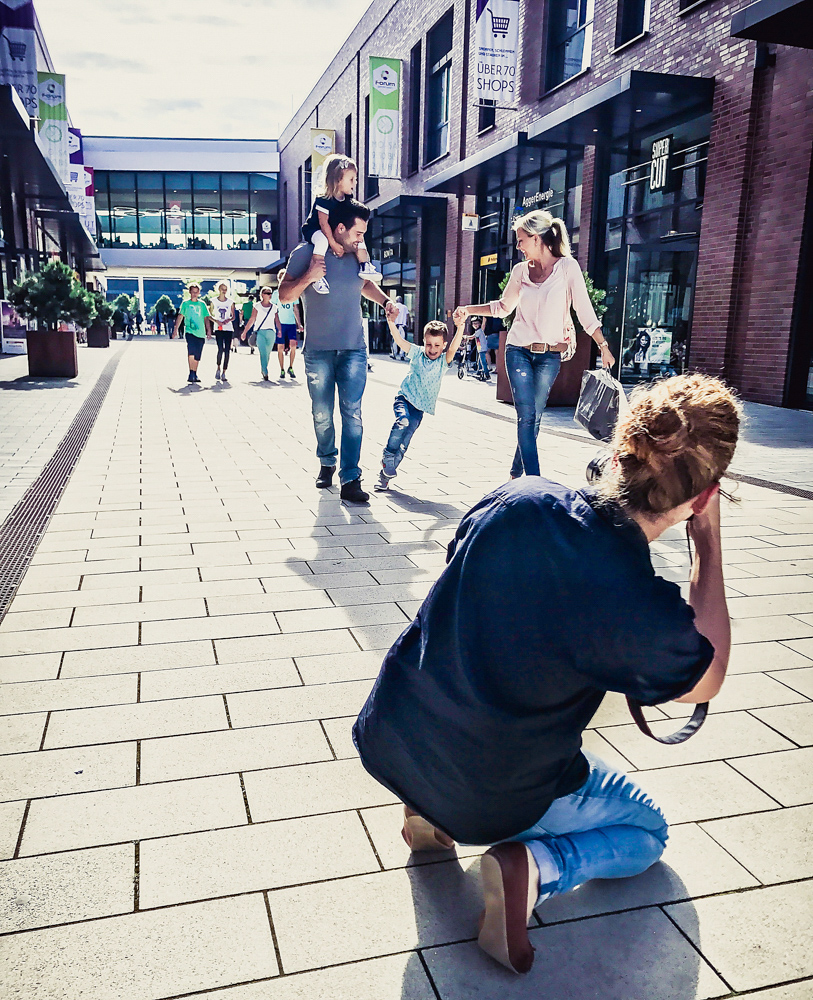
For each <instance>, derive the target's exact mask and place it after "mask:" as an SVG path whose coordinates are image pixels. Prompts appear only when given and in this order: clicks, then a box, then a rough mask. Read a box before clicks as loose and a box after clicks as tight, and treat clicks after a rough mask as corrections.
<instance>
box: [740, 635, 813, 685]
mask: <svg viewBox="0 0 813 1000" xmlns="http://www.w3.org/2000/svg"><path fill="white" fill-rule="evenodd" d="M811 662H813V661H811V660H809V659H808V658H807V657H806V656H802V654H801V653H797V652H796V651H795V650H793V649H789V648H788V647H787V646H786V645H785V644H784V643H782V642H753V643H746V644H745V645H741V646H732V647H731V659H730V661H729V664H728V675H729V676H728V678H727V679H726V683H728V680H729V679H730V677H731V676H732V675H733V674H749V673H754V672H756V671H761V670H789V669H792V668H794V667H806V666H809V665H810V664H811ZM780 679H781V678H780Z"/></svg>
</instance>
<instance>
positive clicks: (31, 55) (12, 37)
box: [0, 0, 37, 118]
mask: <svg viewBox="0 0 813 1000" xmlns="http://www.w3.org/2000/svg"><path fill="white" fill-rule="evenodd" d="M8 83H10V84H11V86H12V87H14V89H15V90H16V91H17V93H18V94H19V95H20V100H21V101H22V102H23V104H24V105H25V110H26V111H27V112H28V114H29V115H30V116H31V117H32V118H35V117H36V114H37V36H36V33H35V31H34V4H33V2H32V0H3V2H0V84H8Z"/></svg>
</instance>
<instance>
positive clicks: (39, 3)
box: [34, 0, 371, 139]
mask: <svg viewBox="0 0 813 1000" xmlns="http://www.w3.org/2000/svg"><path fill="white" fill-rule="evenodd" d="M370 3H371V0H225V2H224V0H35V4H34V5H35V7H36V10H37V16H38V17H39V19H40V24H41V25H42V30H43V34H44V35H45V40H46V43H47V45H48V49H49V51H50V53H51V58H52V59H53V62H54V69H55V70H56V71H57V72H58V73H65V74H66V82H65V89H66V96H67V103H68V109H69V111H70V115H71V118H72V119H73V124H74V125H75V126H76V127H78V128H80V129H81V130H82V132H84V133H85V134H86V135H127V136H133V135H135V136H139V135H143V136H174V137H179V138H181V137H183V138H187V137H207V138H226V139H229V138H243V139H276V138H277V137H278V136H279V134H280V132H281V131H282V129H283V128H284V127H285V125H286V124H287V122H288V121H289V120H290V118H291V115H292V113H293V111H295V110H296V109H297V108H298V107H299V105H300V104H301V103H302V101H303V100H304V99H305V98H306V97H307V95H308V93H309V92H310V90H311V88H312V87H313V85H314V84H315V83H316V81H317V80H318V79H319V77H320V76H321V74H322V73H323V71H324V70H325V69H326V68H327V66H328V64H329V63H330V60H331V59H332V58H333V56H334V55H335V54H336V52H337V51H338V49H339V48H340V47H341V45H342V43H343V42H344V41H345V39H346V38H347V37H348V35H349V34H350V33H351V31H352V30H353V28H354V27H355V25H356V23H357V22H358V20H359V18H360V17H361V16H362V14H363V13H364V11H365V10H366V9H367V8H368V7H369V6H370Z"/></svg>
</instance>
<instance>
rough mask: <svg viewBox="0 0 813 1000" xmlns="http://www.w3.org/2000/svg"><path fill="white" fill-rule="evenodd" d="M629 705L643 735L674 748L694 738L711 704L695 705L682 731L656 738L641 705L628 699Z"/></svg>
mask: <svg viewBox="0 0 813 1000" xmlns="http://www.w3.org/2000/svg"><path fill="white" fill-rule="evenodd" d="M627 705H628V707H629V710H630V715H631V716H632V717H633V719H634V720H635V725H636V726H637V727H638V728H639V729H640V730H641V732H642V733H644V734H645V735H646V736H650V737H652V739H653V740H657V741H658V743H666V744H668V745H670V746H673V745H674V744H675V743H683V742H685V741H686V740H688V738H689V737H690V736H694V734H695V733H696V732H697V730H698V729H699V728H700V727H701V726H702V725H703V723H704V722H705V721H706V716H707V715H708V712H709V703H708V702H707V701H705V702H703V703H702V704H699V705H695V709H694V712H693V713H692V717H691V719H689V721H688V722H687V723H686V725H685V726H684V727H683V728H682V729H679V730H678V731H677V732H676V733H672V735H671V736H656V735H655V734H654V733H653V732H652V730H651V729H650V728H649V726H648V724H647V721H646V719H645V718H644V712H643V708H642V706H641V703H640V702H639V701H636V700H635V699H634V698H629V697H628V698H627Z"/></svg>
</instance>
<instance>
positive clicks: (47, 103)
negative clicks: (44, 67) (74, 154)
mask: <svg viewBox="0 0 813 1000" xmlns="http://www.w3.org/2000/svg"><path fill="white" fill-rule="evenodd" d="M37 78H38V80H39V101H40V132H39V142H40V149H42V151H43V153H45V155H46V156H47V157H48V158H49V159H50V161H51V163H53V165H54V167H55V168H56V172H57V173H58V174H59V176H60V177H61V178H62V180H63V181H64V183H65V184H66V185H67V184H68V183H69V180H70V173H69V167H70V159H69V156H68V108H67V106H66V104H65V77H64V75H63V74H62V73H37Z"/></svg>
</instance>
